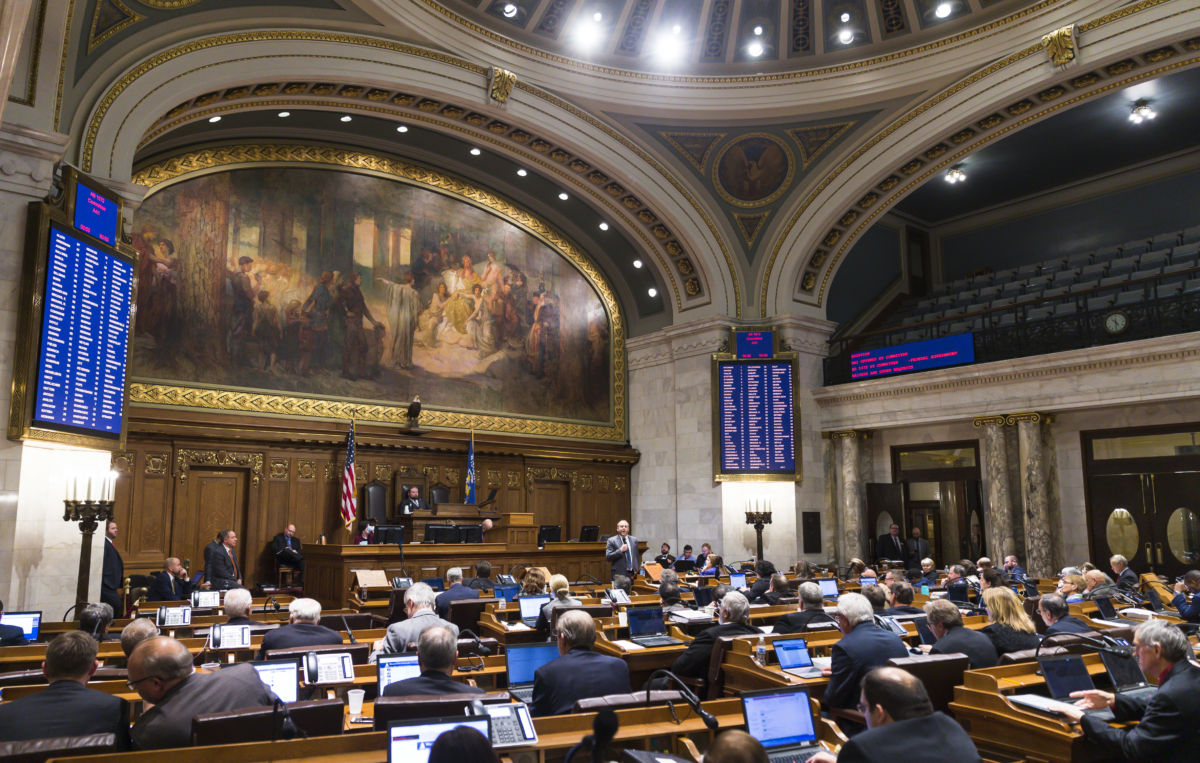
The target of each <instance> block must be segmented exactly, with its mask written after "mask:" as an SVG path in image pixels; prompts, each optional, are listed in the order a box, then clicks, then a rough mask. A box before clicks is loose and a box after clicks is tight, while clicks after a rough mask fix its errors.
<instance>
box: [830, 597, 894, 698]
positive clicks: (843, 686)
mask: <svg viewBox="0 0 1200 763" xmlns="http://www.w3.org/2000/svg"><path fill="white" fill-rule="evenodd" d="M837 621H838V628H839V629H841V631H842V633H843V636H842V637H841V638H840V639H839V640H838V641H837V643H835V644H834V645H833V659H832V660H831V665H830V667H829V668H827V670H828V671H829V685H828V686H826V687H825V698H824V699H823V700H822V702H823V704H825V705H826V706H827V707H830V708H852V707H854V706H855V705H856V704H858V686H859V683H860V682H861V681H862V677H863V676H864V675H866V673H867V671H868V670H870V669H871V668H877V667H879V666H881V665H884V664H885V663H887V661H888V660H889V659H891V658H892V657H907V656H908V647H906V646H905V645H904V642H903V641H901V640H900V637H899V636H897V635H896V634H895V633H892V632H891V631H886V630H884V629H882V628H880V627H878V626H876V625H875V615H874V613H873V612H872V611H871V603H870V602H869V601H867V599H866V597H864V596H863V595H862V594H857V593H846V594H842V595H841V597H839V598H838V603H837Z"/></svg>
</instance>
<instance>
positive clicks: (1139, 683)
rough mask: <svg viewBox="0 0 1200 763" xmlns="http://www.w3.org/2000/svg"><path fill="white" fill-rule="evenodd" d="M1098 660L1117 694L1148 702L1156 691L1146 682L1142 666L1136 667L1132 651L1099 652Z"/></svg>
mask: <svg viewBox="0 0 1200 763" xmlns="http://www.w3.org/2000/svg"><path fill="white" fill-rule="evenodd" d="M1100 660H1101V661H1102V662H1103V663H1104V669H1105V670H1107V671H1108V678H1109V680H1110V681H1112V685H1113V691H1114V692H1116V693H1117V694H1121V695H1123V696H1126V697H1136V698H1146V699H1147V700H1149V696H1150V695H1152V694H1154V692H1156V691H1158V687H1157V686H1154V685H1153V684H1151V683H1150V682H1149V681H1147V680H1146V674H1145V673H1143V672H1142V666H1141V665H1138V661H1137V659H1136V658H1134V656H1133V653H1132V651H1131V652H1130V653H1128V654H1115V653H1113V652H1101V653H1100Z"/></svg>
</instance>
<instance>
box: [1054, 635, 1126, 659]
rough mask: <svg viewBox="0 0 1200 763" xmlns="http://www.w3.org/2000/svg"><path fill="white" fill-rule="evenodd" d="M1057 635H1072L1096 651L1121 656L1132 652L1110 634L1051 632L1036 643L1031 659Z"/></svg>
mask: <svg viewBox="0 0 1200 763" xmlns="http://www.w3.org/2000/svg"><path fill="white" fill-rule="evenodd" d="M1059 636H1074V637H1075V638H1076V639H1078V640H1079V642H1080V643H1082V644H1087V645H1088V646H1090V647H1091V648H1093V649H1095V650H1096V651H1097V652H1106V653H1108V654H1116V655H1120V656H1122V657H1128V656H1129V655H1131V654H1133V650H1132V649H1130V648H1129V647H1127V646H1125V645H1124V644H1119V643H1117V642H1116V640H1115V639H1113V638H1112V637H1111V636H1105V635H1103V634H1101V635H1100V638H1092V637H1091V636H1085V635H1083V634H1082V633H1053V634H1051V635H1049V636H1046V637H1045V638H1044V639H1042V640H1041V641H1040V642H1039V643H1038V645H1037V649H1035V650H1033V659H1035V660H1036V659H1037V658H1038V655H1039V654H1041V651H1042V647H1043V646H1045V645H1046V643H1047V642H1049V641H1054V640H1056V639H1057V638H1058V637H1059Z"/></svg>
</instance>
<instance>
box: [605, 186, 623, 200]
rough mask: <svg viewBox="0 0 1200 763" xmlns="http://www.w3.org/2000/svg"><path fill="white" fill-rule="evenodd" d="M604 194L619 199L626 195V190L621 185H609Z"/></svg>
mask: <svg viewBox="0 0 1200 763" xmlns="http://www.w3.org/2000/svg"><path fill="white" fill-rule="evenodd" d="M604 192H605V193H607V194H608V195H609V196H612V197H617V196H621V195H623V194H624V193H625V189H624V188H623V187H622V186H621V184H620V183H609V184H608V185H606V186H604Z"/></svg>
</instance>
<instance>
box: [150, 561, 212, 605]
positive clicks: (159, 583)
mask: <svg viewBox="0 0 1200 763" xmlns="http://www.w3.org/2000/svg"><path fill="white" fill-rule="evenodd" d="M207 586H208V584H207V583H205V584H204V587H207ZM194 588H195V587H194V586H193V585H192V581H191V580H190V579H189V578H188V571H187V570H185V569H184V568H183V564H182V563H181V562H180V561H179V559H178V558H176V557H174V556H171V557H168V558H167V560H166V561H165V562H163V568H162V570H160V571H158V572H156V573H154V582H153V583H152V584H151V585H150V592H149V593H148V594H147V596H148V597H149V598H150V601H187V600H189V599H190V598H191V596H192V591H193V590H194Z"/></svg>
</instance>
